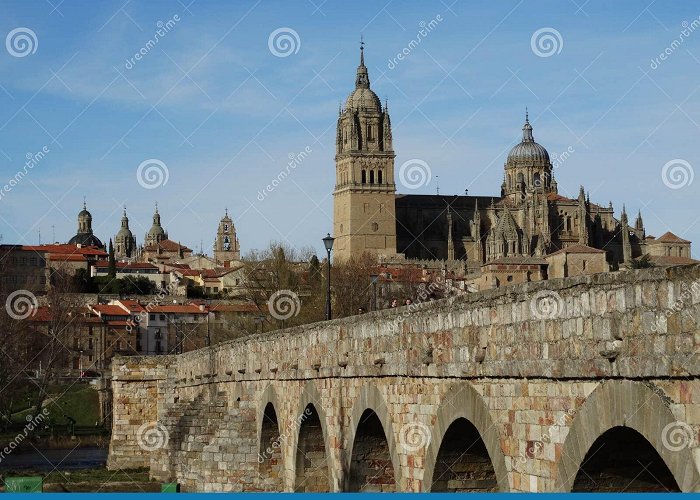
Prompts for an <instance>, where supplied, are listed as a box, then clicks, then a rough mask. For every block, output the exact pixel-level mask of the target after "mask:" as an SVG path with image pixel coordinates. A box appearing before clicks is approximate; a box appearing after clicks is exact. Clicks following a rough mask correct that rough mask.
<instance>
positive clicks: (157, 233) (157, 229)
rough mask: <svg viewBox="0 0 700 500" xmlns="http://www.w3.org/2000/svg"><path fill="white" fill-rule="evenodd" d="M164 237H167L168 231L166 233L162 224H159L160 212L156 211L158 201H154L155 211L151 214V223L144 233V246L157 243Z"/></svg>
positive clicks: (164, 238)
mask: <svg viewBox="0 0 700 500" xmlns="http://www.w3.org/2000/svg"><path fill="white" fill-rule="evenodd" d="M166 239H168V233H166V232H165V229H163V226H161V225H160V214H159V213H158V203H156V211H155V212H154V214H153V225H152V226H151V229H149V230H148V233H147V234H146V238H145V240H146V241H145V244H146V246H149V245H157V244H158V243H160V242H161V241H163V240H166Z"/></svg>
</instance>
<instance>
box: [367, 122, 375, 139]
mask: <svg viewBox="0 0 700 500" xmlns="http://www.w3.org/2000/svg"><path fill="white" fill-rule="evenodd" d="M367 140H368V141H372V140H374V139H372V125H367Z"/></svg>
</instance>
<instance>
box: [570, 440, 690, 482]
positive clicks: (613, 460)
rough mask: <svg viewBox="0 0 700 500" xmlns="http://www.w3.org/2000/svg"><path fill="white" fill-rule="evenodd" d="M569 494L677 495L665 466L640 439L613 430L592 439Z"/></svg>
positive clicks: (672, 479) (644, 441)
mask: <svg viewBox="0 0 700 500" xmlns="http://www.w3.org/2000/svg"><path fill="white" fill-rule="evenodd" d="M571 491H573V492H598V493H622V492H679V491H681V490H680V488H679V487H678V483H676V480H675V479H674V477H673V474H672V473H671V471H670V470H669V468H668V466H667V465H666V463H665V462H664V460H663V459H662V458H661V456H660V455H659V454H658V453H657V451H656V450H655V449H654V447H653V446H652V445H651V443H649V441H647V440H646V439H645V438H644V436H642V435H641V434H640V433H639V432H637V431H635V430H634V429H630V428H629V427H613V428H612V429H608V430H607V431H606V432H604V433H603V434H602V435H600V436H599V437H598V439H596V440H595V442H594V443H593V445H592V446H591V448H590V449H589V450H588V453H586V457H585V458H584V459H583V462H582V463H581V467H580V468H579V470H578V473H577V474H576V479H575V480H574V485H573V488H572V490H571Z"/></svg>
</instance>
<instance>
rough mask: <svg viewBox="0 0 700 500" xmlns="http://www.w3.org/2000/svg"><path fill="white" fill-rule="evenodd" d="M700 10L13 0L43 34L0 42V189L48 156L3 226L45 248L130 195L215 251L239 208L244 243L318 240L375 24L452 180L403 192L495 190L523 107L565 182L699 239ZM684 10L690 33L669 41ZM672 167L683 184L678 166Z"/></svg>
mask: <svg viewBox="0 0 700 500" xmlns="http://www.w3.org/2000/svg"><path fill="white" fill-rule="evenodd" d="M174 16H178V17H177V18H178V19H179V21H175V22H174V23H172V28H171V29H169V31H168V32H167V33H166V34H165V35H164V36H162V38H160V40H159V41H158V43H157V44H156V45H155V46H153V47H152V48H149V49H148V50H146V54H145V55H144V56H143V57H142V58H141V60H139V61H135V63H132V64H128V62H127V60H128V59H130V58H132V57H133V56H134V54H135V53H137V52H139V51H140V50H141V49H142V48H144V47H146V45H147V43H148V41H149V40H151V39H153V38H154V35H155V33H156V30H157V29H158V26H157V23H158V22H159V21H160V22H162V23H166V22H167V21H168V20H172V19H173V18H174ZM437 16H440V17H439V19H441V20H440V21H437V23H436V25H435V26H434V28H433V29H432V30H431V31H430V33H429V34H428V35H427V36H426V37H425V38H424V39H423V40H422V41H421V43H420V44H418V45H417V46H416V47H415V48H412V49H410V50H408V52H409V53H408V55H407V56H406V57H405V58H404V59H403V60H401V61H398V62H397V63H396V64H390V60H391V59H393V58H394V57H395V56H396V54H398V53H399V52H401V51H402V50H403V49H404V48H406V47H408V46H409V43H410V42H411V40H413V39H415V38H416V36H417V34H418V32H419V30H420V29H421V28H420V23H421V22H424V23H429V22H430V21H431V20H435V19H436V18H437ZM699 16H700V8H699V7H698V5H693V3H692V2H682V1H665V2H664V1H661V0H659V1H656V2H651V3H650V4H649V2H646V1H645V2H631V1H616V2H608V1H602V0H601V1H597V0H591V1H589V2H585V0H571V1H568V0H558V1H527V2H524V1H499V2H455V3H452V2H451V1H449V0H445V1H444V2H399V1H398V0H394V1H392V2H388V3H385V2H383V1H381V2H372V1H366V2H363V1H356V2H351V3H348V2H334V1H331V0H328V1H326V2H322V0H303V1H302V0H300V1H297V2H288V1H287V2H247V1H246V2H238V1H236V2H229V1H204V0H195V1H192V0H182V1H181V2H178V1H168V2H165V1H149V2H137V1H136V0H134V1H130V2H126V3H125V2H124V1H119V2H106V1H105V2H87V1H81V2H78V1H65V2H62V3H61V2H60V0H36V1H27V0H23V1H5V2H3V16H2V17H1V18H0V33H1V34H2V35H3V37H6V36H7V35H8V34H10V33H11V32H12V31H13V30H15V29H17V28H28V29H30V30H31V31H32V32H33V33H34V34H35V35H36V41H37V42H36V44H34V41H33V40H30V42H29V43H30V51H29V53H28V54H26V55H25V56H24V57H16V56H15V55H13V54H12V53H11V52H12V50H15V51H17V50H19V51H21V50H27V49H26V48H24V49H22V47H20V48H19V49H18V48H17V47H14V46H10V48H9V49H8V47H7V44H8V40H7V39H6V46H5V47H2V46H0V49H3V50H0V85H1V86H2V87H1V88H0V186H1V185H3V184H6V183H7V182H8V181H9V180H10V179H11V178H13V177H14V176H15V174H16V173H17V171H18V170H21V169H22V168H23V164H24V161H25V156H26V155H27V154H28V153H36V152H38V151H40V150H41V149H42V148H43V147H47V148H48V150H49V152H48V153H47V154H46V156H45V158H43V159H42V160H41V161H40V162H39V163H38V164H37V165H36V166H35V167H34V168H32V169H31V170H30V171H29V172H28V174H27V175H26V176H25V177H24V178H23V179H22V180H21V181H20V182H19V183H17V185H15V186H12V188H11V190H10V191H9V192H4V193H3V194H2V197H0V234H2V235H3V240H2V241H3V243H25V244H36V243H37V242H38V241H39V231H41V239H42V242H49V241H50V240H52V233H53V232H54V231H55V237H56V240H59V241H66V240H68V239H69V238H70V236H71V235H73V234H74V233H75V230H76V226H77V223H76V216H77V213H78V211H79V210H80V209H81V208H82V207H81V205H82V200H83V196H86V197H87V203H88V208H89V210H90V211H91V212H92V215H93V227H94V229H95V232H96V234H97V236H98V237H100V238H101V239H103V240H105V241H106V240H108V239H109V237H110V236H113V235H114V234H115V233H116V232H117V230H118V229H119V223H120V217H121V207H122V205H123V204H126V206H127V209H128V212H129V216H130V220H131V227H132V230H133V231H134V233H135V234H136V237H137V240H138V242H139V243H141V242H142V241H143V235H144V233H145V232H146V231H147V230H148V228H149V227H150V224H151V215H152V213H153V205H154V203H155V202H156V201H158V205H159V208H160V213H161V215H162V219H163V223H164V225H165V226H166V228H167V230H168V231H169V233H170V237H171V239H173V240H180V241H182V243H184V244H186V245H188V246H190V247H192V248H195V249H197V250H198V249H199V247H200V241H201V242H203V246H204V250H205V252H206V251H207V249H208V248H210V247H211V244H212V241H213V239H214V236H215V231H216V227H217V224H218V220H219V218H220V217H221V216H222V215H223V212H224V208H226V207H228V210H229V213H230V214H231V215H232V217H233V218H234V222H235V224H236V227H237V230H238V234H239V238H240V241H241V246H242V249H243V252H244V253H245V252H246V251H248V250H250V249H251V248H262V247H265V246H266V245H267V243H268V242H269V241H271V240H279V241H285V242H288V243H289V244H291V245H294V246H296V247H305V246H313V247H315V248H317V249H319V251H320V250H321V249H322V243H321V238H322V237H323V236H324V235H325V234H326V233H327V232H328V231H330V230H331V217H332V195H331V192H332V189H333V184H334V159H333V157H334V154H335V151H334V147H335V120H336V117H337V110H338V103H339V102H340V101H344V100H345V98H346V97H347V95H348V93H349V92H350V91H351V90H352V88H353V86H354V75H355V70H356V67H357V64H358V57H359V54H358V53H359V51H358V46H359V37H360V34H361V33H362V34H363V35H364V39H365V42H366V51H365V52H366V63H367V66H368V68H369V72H370V79H371V81H372V88H373V90H375V92H377V94H378V95H379V96H380V97H381V98H382V100H384V99H385V98H386V99H388V101H389V110H390V113H391V117H392V124H393V132H394V147H395V150H396V154H397V157H396V169H397V172H398V168H399V166H400V165H401V164H402V163H403V162H405V161H407V160H410V159H414V158H416V159H421V160H423V161H425V162H426V163H427V164H428V165H429V166H430V169H431V171H432V174H433V175H434V176H439V179H435V178H433V179H432V180H431V182H430V183H429V184H427V185H425V186H423V187H421V188H420V189H418V190H415V191H412V190H409V189H406V188H404V187H402V186H401V185H400V183H399V182H398V179H397V184H398V189H399V191H400V192H410V193H416V192H417V193H421V192H422V193H434V192H435V190H436V187H437V184H438V182H439V185H440V192H441V193H443V194H461V193H463V192H464V189H469V192H470V194H480V195H491V194H493V195H497V194H498V193H499V189H500V184H501V181H502V172H503V171H502V168H503V162H504V160H505V157H506V155H507V152H508V150H509V149H510V148H511V147H512V146H513V145H514V144H515V143H516V142H518V141H519V137H520V136H521V131H520V129H521V127H522V124H523V118H524V117H523V115H524V108H525V106H528V108H529V110H530V119H531V122H532V124H533V127H534V135H535V139H536V140H537V141H538V142H539V143H541V144H542V145H544V146H545V147H546V148H547V149H548V150H549V152H550V154H551V155H552V156H555V155H558V154H560V153H562V152H564V151H566V150H568V151H573V152H572V153H570V156H569V157H568V159H567V160H566V161H565V162H563V163H562V164H561V166H560V167H558V168H557V169H556V171H555V177H556V179H557V181H558V183H559V189H560V193H562V194H565V195H567V194H568V195H572V196H575V195H576V194H577V193H578V188H579V184H583V185H584V186H585V188H586V189H587V190H589V191H590V193H591V200H592V201H595V202H597V203H600V204H605V205H607V203H608V201H609V200H612V201H613V203H614V205H615V208H616V211H617V213H618V215H619V210H620V209H621V208H622V204H623V203H624V204H626V206H627V209H628V212H630V213H631V215H632V214H636V212H637V210H638V209H641V210H642V215H643V216H644V220H645V223H646V226H647V233H648V234H654V235H656V236H659V235H660V234H662V233H663V232H665V231H667V230H673V231H674V232H675V233H677V234H679V235H680V236H683V237H685V238H688V239H691V240H693V241H695V242H700V221H699V220H698V217H700V214H698V213H697V207H698V203H697V199H698V195H700V179H698V180H694V182H690V179H691V176H694V173H695V171H694V169H698V168H700V154H699V153H700V146H699V142H700V141H698V137H699V135H698V133H699V132H700V125H699V124H700V91H699V90H700V82H698V78H697V75H698V74H700V73H699V70H700V28H698V29H697V31H696V30H694V28H693V26H692V24H690V23H692V22H693V21H694V20H696V21H697V20H698V19H699ZM684 22H685V23H688V24H686V25H685V26H689V28H687V30H686V31H687V32H689V34H688V35H687V36H683V42H682V44H680V45H676V46H674V47H672V46H671V44H672V41H673V40H677V39H679V37H681V33H682V31H683V30H684V24H683V23H684ZM280 28H284V31H286V32H291V30H293V31H294V32H295V33H296V34H297V35H298V42H297V40H293V41H292V44H293V47H292V48H293V49H294V50H293V51H292V53H290V54H288V55H286V56H285V57H277V56H276V55H274V54H273V51H272V50H271V49H270V47H269V44H268V42H269V39H270V35H271V33H273V32H274V31H275V30H278V29H280ZM542 29H544V30H545V34H546V33H556V34H557V35H558V36H559V38H557V37H556V36H555V38H554V44H555V45H554V49H555V50H554V51H553V53H551V54H548V53H545V54H542V52H540V55H538V54H537V53H536V52H537V50H540V51H542V50H548V49H547V47H546V46H544V49H543V48H542V47H540V48H539V49H537V47H538V46H537V45H535V49H533V44H532V41H533V34H535V32H538V30H542ZM535 40H536V39H535ZM32 44H34V45H32ZM273 47H274V46H273ZM11 49H12V50H11ZM33 49H36V51H35V52H34V51H33ZM536 49H537V50H536ZM667 49H669V50H667ZM550 50H551V48H550ZM664 51H666V52H670V54H668V56H665V57H666V59H665V60H663V61H660V62H658V63H657V64H652V59H655V58H657V57H658V56H659V54H661V53H662V52H664ZM542 55H546V56H547V57H541V56H542ZM129 66H131V67H129ZM653 66H656V67H655V68H654V67H653ZM306 148H309V149H310V150H311V153H310V154H309V155H308V158H306V159H304V160H303V162H301V164H300V165H299V166H297V167H296V168H295V169H294V170H293V172H292V174H291V175H290V176H289V177H287V178H286V179H284V181H283V182H281V183H280V185H279V186H277V187H276V188H275V189H274V191H272V192H270V193H266V195H265V196H264V197H262V198H263V199H262V201H260V199H259V198H261V197H260V196H258V192H259V191H261V190H263V189H264V188H265V186H266V185H267V184H269V183H270V182H271V181H272V180H273V179H274V178H276V177H277V175H278V174H279V172H280V171H281V170H283V169H285V168H286V164H287V162H288V161H289V155H290V154H295V155H296V154H298V153H299V152H301V151H304V150H305V149H306ZM149 159H157V160H159V161H161V162H162V163H163V164H164V165H165V166H166V167H167V171H168V180H167V183H165V184H162V185H160V186H158V187H156V188H154V189H146V188H144V187H142V185H141V184H140V183H139V182H138V179H137V169H138V167H139V165H140V164H141V163H142V162H144V161H146V160H149ZM679 160H682V162H680V163H679ZM669 162H671V163H670V167H667V174H668V171H669V170H668V169H669V168H671V169H673V168H675V167H679V165H680V167H679V170H678V171H677V173H678V174H679V175H680V178H675V180H674V179H670V180H669V179H668V175H667V179H666V182H664V178H663V176H662V174H663V168H664V165H667V164H669ZM683 162H685V163H683ZM681 174H685V177H683V175H681ZM668 184H671V185H674V186H675V187H677V189H671V188H670V187H668ZM52 226H53V227H52ZM693 253H694V255H695V256H697V255H698V254H697V250H694V252H693Z"/></svg>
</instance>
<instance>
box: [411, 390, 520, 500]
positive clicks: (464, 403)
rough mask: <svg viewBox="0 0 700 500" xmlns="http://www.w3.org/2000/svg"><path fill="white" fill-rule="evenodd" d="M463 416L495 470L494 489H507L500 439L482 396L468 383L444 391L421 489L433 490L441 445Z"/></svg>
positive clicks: (506, 475)
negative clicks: (479, 439)
mask: <svg viewBox="0 0 700 500" xmlns="http://www.w3.org/2000/svg"><path fill="white" fill-rule="evenodd" d="M460 418H462V419H464V420H466V421H468V422H469V423H470V424H471V425H473V426H474V427H475V428H476V430H477V431H478V435H479V436H480V438H481V440H482V441H483V444H484V446H485V448H486V450H487V452H488V456H489V457H490V460H491V464H492V466H493V469H494V471H495V478H496V484H497V487H496V488H495V489H494V490H495V491H500V492H507V491H510V487H509V485H508V469H507V468H506V458H505V455H504V454H503V450H502V449H501V439H500V435H499V432H498V427H496V425H495V423H494V421H493V418H492V417H491V413H490V411H489V409H488V407H487V406H486V403H485V402H484V398H483V396H482V395H481V394H479V393H478V392H477V391H476V389H474V387H473V386H472V385H471V384H470V383H468V382H460V383H455V384H453V385H452V386H451V387H450V388H449V390H448V391H447V392H446V393H445V395H444V396H443V398H442V401H441V402H440V407H439V408H438V411H437V418H436V420H435V424H434V425H433V427H432V429H431V439H430V444H429V445H428V449H427V450H426V454H425V468H424V471H425V472H424V476H423V491H424V492H429V491H432V483H433V476H434V475H435V467H436V465H437V460H438V454H439V451H440V450H439V448H440V445H441V444H442V443H443V442H444V440H445V436H446V434H447V431H448V429H449V427H450V426H451V425H452V423H453V422H455V421H456V420H457V419H460Z"/></svg>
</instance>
